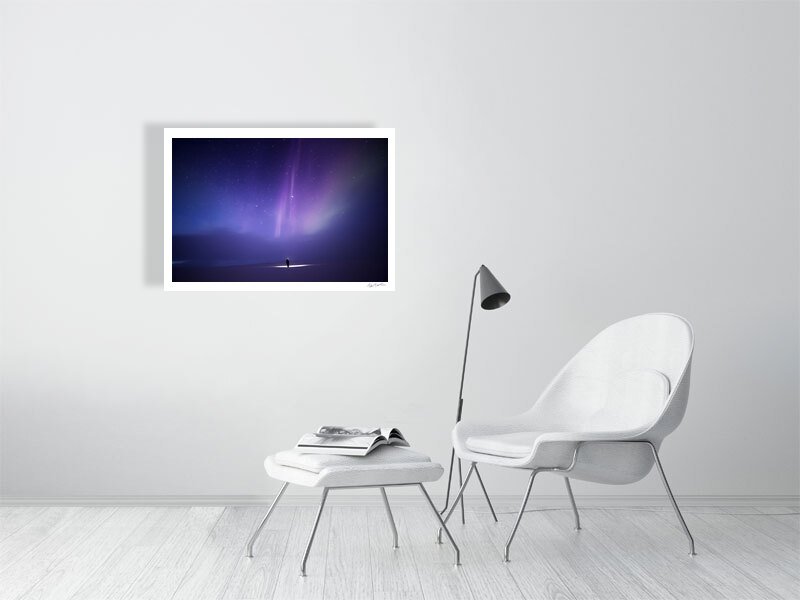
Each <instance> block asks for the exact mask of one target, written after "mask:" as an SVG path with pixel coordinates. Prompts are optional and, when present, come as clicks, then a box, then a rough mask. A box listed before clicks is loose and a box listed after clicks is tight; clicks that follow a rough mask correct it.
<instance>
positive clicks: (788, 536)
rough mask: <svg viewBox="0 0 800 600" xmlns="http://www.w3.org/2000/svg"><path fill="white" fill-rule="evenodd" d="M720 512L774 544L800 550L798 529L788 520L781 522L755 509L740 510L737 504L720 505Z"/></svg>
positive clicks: (789, 549) (799, 532)
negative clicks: (764, 536)
mask: <svg viewBox="0 0 800 600" xmlns="http://www.w3.org/2000/svg"><path fill="white" fill-rule="evenodd" d="M720 513H721V514H724V515H728V516H731V517H733V518H734V519H736V520H737V521H738V522H739V523H741V524H743V525H744V526H745V527H748V528H749V529H750V530H751V531H754V532H755V533H757V534H760V535H766V536H767V537H769V538H770V539H772V540H773V541H775V543H776V544H781V545H782V546H783V547H784V548H785V549H786V551H787V552H788V551H792V552H795V553H797V552H798V551H799V550H800V531H798V530H796V529H795V528H794V527H792V526H791V525H790V524H789V523H788V522H781V521H780V520H779V519H776V518H773V517H772V516H771V515H769V514H767V513H763V512H760V511H757V510H752V509H750V510H742V508H741V507H739V506H725V507H722V508H720ZM798 567H800V565H798Z"/></svg>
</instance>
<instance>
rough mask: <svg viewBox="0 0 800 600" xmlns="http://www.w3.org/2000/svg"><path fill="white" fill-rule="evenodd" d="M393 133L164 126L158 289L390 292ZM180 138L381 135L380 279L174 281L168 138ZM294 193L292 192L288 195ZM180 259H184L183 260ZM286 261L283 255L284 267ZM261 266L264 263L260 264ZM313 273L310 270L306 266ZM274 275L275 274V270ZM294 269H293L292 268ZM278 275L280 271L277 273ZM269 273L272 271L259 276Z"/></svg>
mask: <svg viewBox="0 0 800 600" xmlns="http://www.w3.org/2000/svg"><path fill="white" fill-rule="evenodd" d="M394 135H395V132H394V129H392V128H219V127H213V128H212V127H209V128H202V127H201V128H187V127H175V128H165V129H164V289H165V290H166V291H295V292H296V291H366V292H389V291H394V290H395V190H394V188H395V143H394V142H395V138H394ZM184 138H201V139H203V140H211V139H215V138H219V139H253V138H256V139H262V140H267V139H272V138H274V139H276V140H281V141H282V142H285V141H286V140H289V141H293V140H303V139H306V138H308V139H314V140H320V139H323V138H335V139H341V140H344V139H348V138H356V139H365V140H366V139H385V140H386V142H387V148H386V157H387V165H386V167H387V168H386V187H387V195H386V202H387V211H388V212H387V214H388V219H387V236H386V244H387V253H386V256H387V266H386V267H387V268H386V274H387V277H386V280H385V281H371V280H365V281H275V280H270V281H186V280H178V281H176V280H174V279H175V274H174V272H173V266H174V265H175V262H174V256H173V233H174V232H173V141H174V140H176V139H184ZM293 197H294V196H292V198H293ZM183 262H185V261H183ZM288 266H289V264H288V259H287V267H288ZM297 266H312V267H313V266H314V265H297ZM265 268H266V267H265ZM309 271H313V269H309ZM276 273H277V272H276ZM292 273H294V272H292ZM279 274H282V273H279ZM265 276H267V277H274V276H275V275H265Z"/></svg>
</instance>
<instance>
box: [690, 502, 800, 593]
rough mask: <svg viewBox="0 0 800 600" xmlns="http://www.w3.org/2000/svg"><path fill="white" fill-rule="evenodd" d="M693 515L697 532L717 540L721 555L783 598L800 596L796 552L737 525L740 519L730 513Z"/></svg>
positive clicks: (699, 535)
mask: <svg viewBox="0 0 800 600" xmlns="http://www.w3.org/2000/svg"><path fill="white" fill-rule="evenodd" d="M691 517H693V519H692V520H693V523H694V525H693V527H694V529H693V531H694V530H695V529H696V530H697V533H696V535H697V536H698V537H699V538H700V539H702V538H703V536H705V535H707V536H708V537H710V538H712V539H714V540H715V542H714V543H715V544H717V549H718V551H719V552H720V554H723V555H724V556H725V557H726V558H727V559H728V560H729V561H730V562H731V563H733V564H734V565H735V566H737V567H738V568H739V569H740V570H741V571H743V572H745V573H748V574H750V575H751V576H754V577H756V578H757V579H758V582H759V583H760V584H761V585H762V586H764V587H766V588H769V589H770V590H772V591H773V592H775V593H776V594H777V595H778V596H779V597H781V598H797V597H800V578H798V562H797V555H796V553H794V552H792V551H790V550H787V549H785V548H784V547H782V546H781V547H779V546H778V545H776V544H775V542H774V541H773V540H771V539H770V538H769V537H768V536H766V535H763V534H759V533H758V532H754V531H753V530H752V529H751V528H749V527H745V526H737V521H736V520H735V519H733V518H731V517H730V516H728V515H722V514H709V513H704V514H695V515H691ZM690 527H692V526H691V525H690Z"/></svg>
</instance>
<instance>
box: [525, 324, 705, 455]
mask: <svg viewBox="0 0 800 600" xmlns="http://www.w3.org/2000/svg"><path fill="white" fill-rule="evenodd" d="M693 348H694V334H693V332H692V327H691V325H690V324H689V322H688V321H687V320H686V319H684V318H682V317H679V316H677V315H672V314H666V313H655V314H647V315H641V316H638V317H633V318H630V319H625V320H624V321H620V322H618V323H615V324H614V325H611V326H610V327H608V328H606V329H605V330H603V331H602V332H600V333H599V334H598V335H597V336H595V338H594V339H592V340H591V341H590V342H589V343H588V344H587V345H586V346H584V347H583V348H582V349H581V350H580V352H578V354H576V355H575V356H574V357H573V358H572V360H570V361H569V362H568V363H567V365H566V366H565V367H564V368H563V369H562V370H561V372H560V373H559V374H558V375H557V376H556V377H555V379H554V380H553V381H552V382H551V384H550V385H549V386H548V387H547V389H545V391H544V392H543V394H542V395H541V397H540V398H539V400H538V401H537V402H536V404H535V405H534V406H533V407H532V408H531V409H530V411H528V414H529V415H531V417H535V420H536V422H538V423H546V424H547V426H548V427H549V428H551V429H552V430H561V431H620V430H638V431H641V435H639V436H637V437H640V438H641V439H648V440H650V441H652V442H654V443H660V441H661V440H662V439H663V438H664V436H666V435H667V434H669V433H670V432H672V431H673V430H674V429H675V428H676V427H677V426H678V425H679V424H680V422H681V420H682V419H683V415H684V413H685V411H686V404H687V401H688V397H689V374H690V368H691V360H692V350H693Z"/></svg>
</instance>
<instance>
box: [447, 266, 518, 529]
mask: <svg viewBox="0 0 800 600" xmlns="http://www.w3.org/2000/svg"><path fill="white" fill-rule="evenodd" d="M478 276H480V278H481V308H482V309H484V310H494V309H496V308H500V307H501V306H504V305H505V304H506V303H508V301H509V300H511V294H509V293H508V292H507V291H506V290H505V288H504V287H503V286H502V285H501V284H500V282H499V281H497V277H495V276H494V275H492V272H491V271H490V270H489V269H488V268H487V267H486V265H481V268H480V269H478V272H477V273H475V277H474V278H473V279H472V296H471V297H470V303H469V321H468V322H467V342H466V344H464V363H463V364H462V365H461V386H460V387H459V389H458V411H457V412H456V423H458V422H459V421H460V420H461V411H462V409H463V407H464V398H463V393H464V375H465V373H466V372H467V352H468V350H469V332H470V329H471V328H472V309H473V308H474V306H475V288H476V286H477V284H478ZM455 458H456V451H455V449H452V450H450V470H449V472H448V475H447V496H446V497H445V501H444V508H443V509H442V513H444V512H445V511H446V510H447V507H448V506H449V505H450V487H451V485H452V483H453V463H454V462H455ZM475 475H477V476H478V482H479V483H480V484H481V490H483V495H484V496H485V497H486V502H488V503H489V510H491V511H492V517H494V520H495V521H497V515H496V514H495V512H494V507H493V506H492V501H491V500H490V499H489V494H487V493H486V487H485V486H484V485H483V479H481V474H480V473H479V472H478V469H477V467H476V468H475ZM462 483H463V475H462V472H461V459H460V458H459V459H458V484H459V488H460V487H461V485H462ZM464 522H465V519H464V497H463V495H462V497H461V523H464Z"/></svg>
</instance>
